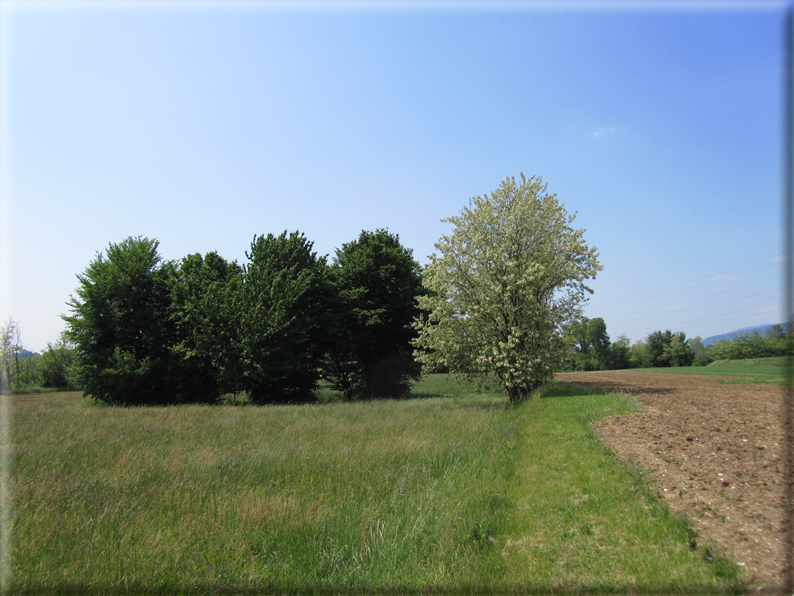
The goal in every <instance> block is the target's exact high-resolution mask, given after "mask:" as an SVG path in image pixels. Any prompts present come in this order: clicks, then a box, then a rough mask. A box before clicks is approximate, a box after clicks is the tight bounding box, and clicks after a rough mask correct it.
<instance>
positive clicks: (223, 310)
mask: <svg viewBox="0 0 794 596" xmlns="http://www.w3.org/2000/svg"><path fill="white" fill-rule="evenodd" d="M241 284H242V268H241V267H240V266H239V265H238V264H237V263H236V262H231V263H227V262H226V260H225V259H223V258H222V257H220V256H219V255H218V253H216V252H210V253H207V255H206V256H205V257H202V256H201V255H200V254H198V253H196V254H193V255H188V256H187V257H185V258H184V259H182V262H181V263H180V265H179V268H178V269H177V271H176V273H175V276H174V280H173V284H172V290H171V297H172V301H173V304H172V308H173V312H172V322H173V323H174V324H175V327H176V330H175V337H174V346H173V348H172V353H173V355H174V357H175V360H176V366H177V368H178V370H177V371H175V374H178V375H179V380H178V385H179V399H180V401H196V402H204V403H212V402H215V401H217V400H218V399H219V398H220V396H221V395H222V394H224V393H236V392H237V391H239V385H240V378H241V376H242V371H241V370H240V347H239V341H238V337H237V321H236V319H237V306H238V301H239V289H240V287H241Z"/></svg>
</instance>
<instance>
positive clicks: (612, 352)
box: [608, 334, 631, 370]
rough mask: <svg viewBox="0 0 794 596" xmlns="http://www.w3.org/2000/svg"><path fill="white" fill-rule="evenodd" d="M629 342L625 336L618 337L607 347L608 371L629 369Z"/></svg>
mask: <svg viewBox="0 0 794 596" xmlns="http://www.w3.org/2000/svg"><path fill="white" fill-rule="evenodd" d="M630 343H631V340H629V338H628V337H626V336H625V335H622V334H621V335H619V336H618V338H617V339H616V340H615V341H613V342H612V343H611V344H610V346H609V357H608V361H609V369H610V370H622V369H626V368H631V349H630V347H629V346H630Z"/></svg>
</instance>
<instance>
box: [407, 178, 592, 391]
mask: <svg viewBox="0 0 794 596" xmlns="http://www.w3.org/2000/svg"><path fill="white" fill-rule="evenodd" d="M574 218H575V215H569V214H568V213H567V212H566V211H565V208H564V207H563V205H562V204H560V203H559V201H558V200H557V198H556V195H554V194H547V193H546V186H545V185H544V184H543V183H542V181H541V179H540V178H535V177H532V178H529V179H527V178H525V177H524V175H523V174H521V180H520V182H518V183H516V180H515V178H508V179H506V180H504V181H503V182H502V183H501V186H500V187H499V189H497V190H496V191H494V192H493V193H491V194H490V195H486V196H484V197H479V196H478V197H475V198H473V199H471V200H470V201H469V206H468V207H466V208H464V209H463V211H462V212H461V214H460V215H459V216H455V217H450V218H448V219H445V220H443V221H446V222H449V223H451V224H452V225H453V226H454V229H453V232H452V234H451V235H450V236H442V238H441V240H440V241H439V242H438V243H437V244H436V245H435V246H436V249H437V250H438V251H439V253H440V254H435V253H434V254H433V255H431V257H430V264H429V265H428V267H427V269H426V270H425V274H424V286H425V288H426V289H427V291H428V294H427V295H426V296H422V297H420V298H419V306H420V308H421V309H422V310H423V311H424V312H425V313H426V314H422V315H420V317H419V318H418V319H417V321H416V323H415V327H416V329H417V330H418V331H419V337H418V338H417V339H416V340H415V342H414V345H415V346H416V348H417V351H416V357H417V359H418V360H419V361H420V362H422V363H423V364H424V365H425V367H426V368H428V369H432V368H435V367H438V366H444V365H445V366H448V367H449V369H450V371H453V372H461V373H464V376H465V378H467V379H468V380H475V379H477V378H478V377H479V376H480V375H482V374H486V375H493V376H495V377H496V378H497V379H498V380H499V382H500V383H501V384H502V385H503V386H504V387H505V389H506V390H507V393H508V395H509V396H510V400H511V401H517V400H520V399H522V398H523V397H525V396H527V395H528V394H529V393H530V392H531V391H532V390H533V389H535V388H536V387H538V386H539V385H540V384H541V383H543V382H544V381H546V380H548V379H550V378H551V377H552V375H553V374H554V372H555V371H556V370H558V369H559V367H560V365H561V364H562V362H563V361H564V360H565V358H566V356H567V354H568V351H569V345H570V344H569V343H568V341H567V340H566V339H565V338H564V337H563V328H564V327H565V326H567V325H569V324H570V323H571V322H572V321H573V320H575V319H576V318H577V317H578V316H580V306H581V305H582V303H583V302H584V300H585V297H586V294H587V293H592V290H590V289H589V288H588V287H587V286H586V285H585V284H584V281H585V280H587V279H589V278H593V277H595V275H596V273H597V272H598V271H599V270H601V266H600V265H599V263H598V254H597V252H596V250H595V249H594V248H589V247H588V246H587V245H586V244H585V242H584V240H583V239H582V236H583V234H584V230H574V229H573V228H572V227H571V226H570V224H571V223H572V222H573V221H574Z"/></svg>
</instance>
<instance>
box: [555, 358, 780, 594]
mask: <svg viewBox="0 0 794 596" xmlns="http://www.w3.org/2000/svg"><path fill="white" fill-rule="evenodd" d="M556 378H557V379H558V380H561V381H566V382H569V383H576V384H578V385H596V384H597V385H601V386H603V387H604V389H605V390H607V391H609V392H623V393H630V394H632V395H634V396H635V397H636V399H637V401H638V403H639V404H640V405H641V407H642V412H640V413H637V414H630V415H625V416H618V417H616V418H611V419H605V420H602V421H600V422H599V423H598V424H597V425H596V430H597V431H598V433H599V435H600V437H601V438H602V440H603V441H604V442H605V443H606V444H607V445H609V446H610V447H611V448H612V449H613V450H614V451H615V452H616V454H617V455H618V456H619V457H621V458H626V459H632V460H635V461H636V462H638V463H639V464H640V465H641V466H642V467H643V469H644V470H645V471H646V477H647V478H648V480H649V481H650V483H651V485H652V486H653V487H654V489H655V490H657V491H658V492H659V493H660V494H661V495H662V496H663V497H664V498H665V499H666V500H667V503H668V504H669V506H670V509H671V510H673V511H674V512H677V513H681V514H684V515H686V516H687V517H688V519H689V520H690V522H691V523H692V525H693V526H694V528H695V530H696V531H697V532H698V536H699V537H698V544H699V546H706V545H708V544H714V545H717V546H718V547H719V549H720V551H722V552H723V553H725V554H726V555H728V556H729V557H730V558H731V559H733V561H734V562H737V563H738V564H739V565H740V566H742V567H743V568H744V579H745V580H746V581H748V582H749V584H750V586H751V587H752V588H753V589H754V591H757V590H758V589H759V588H760V589H761V590H762V591H761V593H764V592H766V591H769V590H773V591H774V590H775V589H778V588H780V587H781V582H782V574H783V566H784V545H785V534H784V514H783V510H784V489H783V463H784V462H783V458H784V451H783V444H784V426H783V410H782V406H783V392H784V390H783V388H781V387H779V386H771V385H751V384H731V383H726V382H725V381H726V380H728V379H727V378H724V377H716V376H705V375H704V376H701V375H683V374H674V373H647V372H639V371H608V372H589V373H563V374H558V375H557V377H556Z"/></svg>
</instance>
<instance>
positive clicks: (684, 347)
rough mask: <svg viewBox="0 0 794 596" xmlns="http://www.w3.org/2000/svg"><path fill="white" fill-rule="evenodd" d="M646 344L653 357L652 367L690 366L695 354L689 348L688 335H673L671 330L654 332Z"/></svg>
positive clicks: (680, 332)
mask: <svg viewBox="0 0 794 596" xmlns="http://www.w3.org/2000/svg"><path fill="white" fill-rule="evenodd" d="M646 342H647V344H648V350H649V351H650V353H651V356H652V359H653V360H652V366H654V367H668V366H690V365H691V364H692V360H693V358H694V353H693V352H692V350H691V349H690V347H689V343H688V342H687V339H686V333H684V332H683V331H678V332H676V333H673V332H672V331H670V330H669V329H666V330H665V331H654V332H653V333H651V334H649V335H648V337H647V339H646Z"/></svg>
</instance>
